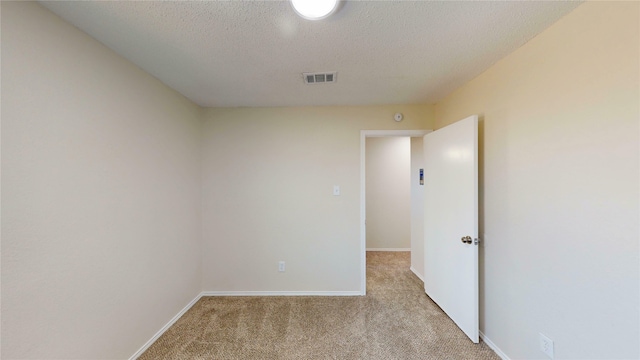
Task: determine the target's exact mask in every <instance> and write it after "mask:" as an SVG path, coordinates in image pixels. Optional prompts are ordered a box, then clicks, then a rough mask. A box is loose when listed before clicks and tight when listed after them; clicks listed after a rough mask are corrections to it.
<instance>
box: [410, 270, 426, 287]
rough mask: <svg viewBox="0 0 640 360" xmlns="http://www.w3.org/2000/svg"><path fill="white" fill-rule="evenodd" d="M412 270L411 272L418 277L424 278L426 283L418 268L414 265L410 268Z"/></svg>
mask: <svg viewBox="0 0 640 360" xmlns="http://www.w3.org/2000/svg"><path fill="white" fill-rule="evenodd" d="M409 269H410V270H411V272H412V273H413V274H414V275H415V276H417V277H418V279H420V280H422V282H423V283H424V279H423V278H422V275H420V274H418V272H417V271H416V269H415V268H414V267H413V266H412V267H410V268H409Z"/></svg>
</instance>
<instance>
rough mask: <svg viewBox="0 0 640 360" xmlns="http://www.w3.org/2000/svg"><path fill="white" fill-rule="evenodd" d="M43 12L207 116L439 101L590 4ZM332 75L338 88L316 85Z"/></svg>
mask: <svg viewBox="0 0 640 360" xmlns="http://www.w3.org/2000/svg"><path fill="white" fill-rule="evenodd" d="M41 4H42V5H43V6H45V7H46V8H48V9H50V10H51V11H53V12H54V13H56V14H58V15H59V16H61V17H62V18H64V19H65V20H67V21H68V22H70V23H72V24H73V25H75V26H77V27H78V28H80V29H81V30H83V31H85V32H86V33H88V34H89V35H91V36H92V37H94V38H96V39H97V40H99V41H101V42H102V43H104V44H105V45H106V46H108V47H110V48H111V49H113V50H114V51H116V52H117V53H119V54H120V55H122V56H124V57H125V58H127V59H129V60H130V61H132V62H133V63H135V64H137V65H138V66H139V67H141V68H142V69H144V70H145V71H147V72H149V73H150V74H152V75H153V76H155V77H157V78H158V79H160V80H161V81H162V82H164V83H165V84H167V85H168V86H170V87H172V88H173V89H175V90H177V91H179V92H180V93H182V94H183V95H184V96H186V97H187V98H189V99H191V100H193V101H194V102H196V103H197V104H199V105H201V106H206V107H235V106H310V105H374V104H378V105H380V104H416V103H433V102H435V101H437V100H439V99H441V98H443V97H444V96H445V95H447V94H449V93H450V92H451V91H453V90H455V89H456V88H457V87H459V86H460V85H462V84H464V83H465V82H467V81H469V80H471V79H472V78H474V77H475V76H477V75H479V74H480V73H482V72H483V71H484V70H486V69H487V68H488V67H489V66H491V65H492V64H493V63H495V62H496V61H498V60H499V59H501V58H502V57H504V56H506V55H507V54H509V53H510V52H512V51H514V50H515V49H517V48H518V47H520V46H521V45H522V44H524V43H525V42H526V41H528V40H529V39H531V38H533V37H534V36H535V35H537V34H538V33H540V32H541V31H542V30H544V29H545V28H547V27H548V26H549V25H551V24H553V23H554V22H555V21H557V20H558V19H559V18H560V17H561V16H563V15H564V14H566V13H568V12H569V11H571V10H572V9H573V8H575V7H576V6H577V5H579V3H578V2H559V1H544V2H543V1H529V2H510V1H473V2H470V1H466V2H453V1H347V2H344V3H343V4H342V7H341V9H339V11H338V12H337V13H335V14H334V15H333V16H331V17H330V18H328V19H326V20H323V21H308V20H304V19H301V18H299V17H298V16H297V15H296V14H295V13H294V11H293V9H292V8H291V6H290V5H289V2H287V1H193V2H192V1H70V2H66V1H52V2H41ZM321 71H337V72H338V75H337V82H336V83H334V84H324V85H305V84H304V82H303V78H302V73H303V72H321Z"/></svg>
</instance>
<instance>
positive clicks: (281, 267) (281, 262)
mask: <svg viewBox="0 0 640 360" xmlns="http://www.w3.org/2000/svg"><path fill="white" fill-rule="evenodd" d="M278 271H279V272H284V261H278Z"/></svg>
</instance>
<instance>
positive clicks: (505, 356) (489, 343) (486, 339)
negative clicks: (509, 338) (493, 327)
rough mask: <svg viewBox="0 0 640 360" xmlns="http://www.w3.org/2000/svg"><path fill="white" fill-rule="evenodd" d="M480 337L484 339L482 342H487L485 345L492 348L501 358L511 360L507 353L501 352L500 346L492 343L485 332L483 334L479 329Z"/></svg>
mask: <svg viewBox="0 0 640 360" xmlns="http://www.w3.org/2000/svg"><path fill="white" fill-rule="evenodd" d="M480 339H482V341H484V343H485V344H487V346H488V347H490V348H491V350H493V351H494V352H495V353H496V354H497V355H498V356H499V357H500V358H501V359H502V360H511V359H509V357H508V356H507V354H505V353H504V352H502V350H500V348H499V347H498V346H497V345H496V344H494V343H493V341H491V339H489V338H488V337H487V336H486V335H485V334H483V333H482V331H480Z"/></svg>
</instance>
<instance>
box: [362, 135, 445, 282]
mask: <svg viewBox="0 0 640 360" xmlns="http://www.w3.org/2000/svg"><path fill="white" fill-rule="evenodd" d="M432 131H433V130H360V293H361V294H360V295H366V294H367V227H366V221H367V219H366V217H367V211H366V209H367V205H366V195H367V193H366V189H365V183H366V173H365V166H364V164H365V154H366V146H365V144H366V138H368V137H386V136H409V137H422V136H425V135H426V134H428V133H430V132H432Z"/></svg>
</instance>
